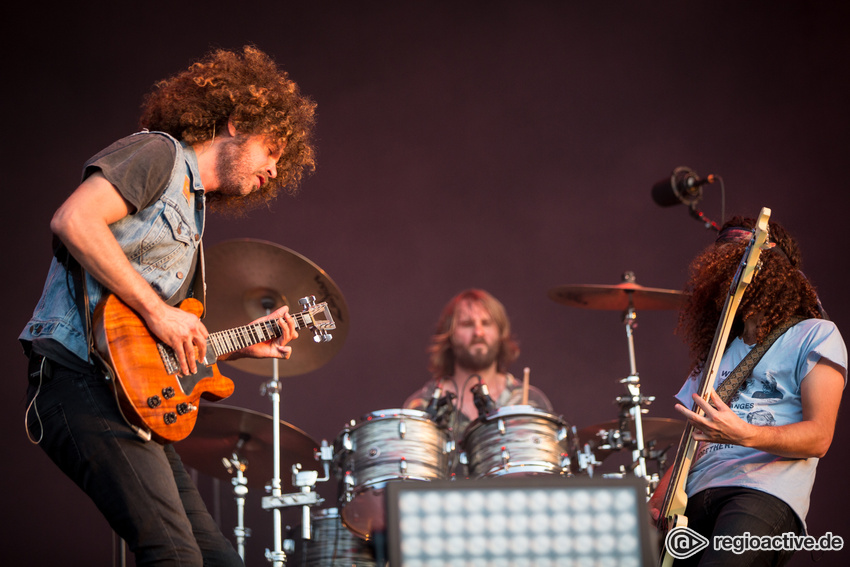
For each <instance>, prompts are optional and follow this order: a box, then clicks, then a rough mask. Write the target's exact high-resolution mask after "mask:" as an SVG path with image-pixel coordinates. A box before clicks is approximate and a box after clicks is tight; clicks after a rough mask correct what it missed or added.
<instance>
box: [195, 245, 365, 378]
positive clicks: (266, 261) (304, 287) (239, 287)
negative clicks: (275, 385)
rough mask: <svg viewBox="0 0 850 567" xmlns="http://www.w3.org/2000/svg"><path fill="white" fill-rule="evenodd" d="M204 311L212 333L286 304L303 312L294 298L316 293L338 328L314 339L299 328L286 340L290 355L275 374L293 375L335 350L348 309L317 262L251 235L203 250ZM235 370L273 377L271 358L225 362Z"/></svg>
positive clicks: (344, 330) (342, 336) (317, 364)
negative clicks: (323, 338)
mask: <svg viewBox="0 0 850 567" xmlns="http://www.w3.org/2000/svg"><path fill="white" fill-rule="evenodd" d="M204 270H205V274H206V282H207V299H206V305H207V312H206V316H205V318H204V324H205V325H206V326H207V329H209V331H210V332H215V331H221V330H224V329H230V328H233V327H238V326H241V325H246V324H248V323H250V322H251V321H253V320H255V319H258V318H260V317H264V316H265V315H266V314H267V313H268V312H269V311H274V310H275V309H277V308H278V307H281V306H283V305H288V306H289V310H290V312H293V313H296V312H300V311H301V306H300V305H299V303H298V300H299V299H301V298H302V297H309V296H315V297H316V303H323V302H324V303H327V304H328V307H329V310H330V313H331V316H332V317H333V319H334V323H335V324H336V329H335V330H333V331H332V332H331V335H332V337H333V338H332V340H330V341H329V342H318V343H317V342H314V341H313V338H312V336H310V335H311V332H310V331H309V330H307V329H301V330H299V338H298V339H296V340H294V341H292V342H290V343H289V344H290V346H292V356H291V358H290V359H289V360H281V361H280V362H279V364H278V372H279V376H281V377H284V376H297V375H300V374H305V373H307V372H310V371H312V370H315V369H317V368H319V367H320V366H322V365H324V364H325V363H326V362H328V361H329V360H330V359H331V358H333V357H334V355H336V353H337V352H339V349H340V348H342V345H343V343H344V342H345V337H346V335H347V334H348V325H349V317H348V307H347V305H346V303H345V299H344V298H343V296H342V293H341V292H340V291H339V288H338V287H337V285H336V284H335V283H334V281H333V280H332V279H331V278H330V276H328V274H327V273H325V271H324V270H322V269H321V268H320V267H318V266H317V265H316V264H314V263H313V262H311V261H310V260H308V259H307V258H305V257H304V256H302V255H301V254H298V253H297V252H294V251H293V250H290V249H289V248H285V247H283V246H280V245H278V244H274V243H271V242H266V241H263V240H255V239H238V240H229V241H225V242H222V243H219V244H216V245H215V246H212V247H210V248H209V250H207V251H206V252H205V253H204ZM223 362H224V363H225V364H229V365H231V366H233V367H234V368H238V369H240V370H244V371H246V372H250V373H252V374H258V375H261V376H271V375H272V374H273V373H274V365H273V364H274V363H273V362H272V360H270V359H252V358H241V359H238V360H234V361H223Z"/></svg>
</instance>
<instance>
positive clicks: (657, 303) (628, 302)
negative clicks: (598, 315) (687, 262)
mask: <svg viewBox="0 0 850 567" xmlns="http://www.w3.org/2000/svg"><path fill="white" fill-rule="evenodd" d="M549 298H550V299H551V300H552V301H555V302H556V303H560V304H562V305H567V306H569V307H582V308H585V309H601V310H611V311H625V310H626V309H628V308H629V307H633V308H635V309H638V310H645V309H649V310H656V309H679V308H680V307H681V306H682V304H683V303H684V301H685V298H686V296H685V294H684V293H683V292H681V291H676V290H671V289H658V288H652V287H644V286H642V285H638V284H636V283H632V282H624V283H621V284H617V285H594V284H581V285H561V286H557V287H553V288H552V289H550V290H549Z"/></svg>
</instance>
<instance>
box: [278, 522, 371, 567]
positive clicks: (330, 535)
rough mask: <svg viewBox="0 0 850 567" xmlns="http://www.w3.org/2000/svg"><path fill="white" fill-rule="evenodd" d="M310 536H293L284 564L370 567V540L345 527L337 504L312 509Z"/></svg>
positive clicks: (301, 566)
mask: <svg viewBox="0 0 850 567" xmlns="http://www.w3.org/2000/svg"><path fill="white" fill-rule="evenodd" d="M310 518H311V522H312V526H311V527H312V534H311V536H312V537H311V538H310V539H307V540H305V539H303V538H302V537H301V535H300V529H299V532H298V533H299V535H298V536H297V537H296V538H294V539H295V551H294V553H293V554H292V557H291V558H287V562H286V564H287V565H289V566H291V567H374V566H375V565H376V561H375V552H374V550H373V549H372V546H371V544H369V543H367V542H365V541H363V540H362V539H360V538H357V537H355V536H354V534H352V533H351V532H350V531H348V530H347V529H345V526H343V525H342V521H341V520H340V517H339V510H338V509H337V508H328V509H325V510H318V511H314V512H313V513H312V514H311V515H310Z"/></svg>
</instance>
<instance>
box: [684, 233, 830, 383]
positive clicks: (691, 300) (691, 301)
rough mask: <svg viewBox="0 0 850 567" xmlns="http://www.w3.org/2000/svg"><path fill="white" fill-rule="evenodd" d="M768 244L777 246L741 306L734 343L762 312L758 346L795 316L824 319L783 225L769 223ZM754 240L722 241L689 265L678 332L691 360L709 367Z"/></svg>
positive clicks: (762, 261) (765, 259) (733, 332)
mask: <svg viewBox="0 0 850 567" xmlns="http://www.w3.org/2000/svg"><path fill="white" fill-rule="evenodd" d="M755 226H756V220H755V219H752V218H742V217H734V218H732V219H730V220H729V221H728V222H727V223H725V224H724V225H723V227H722V229H721V233H722V232H723V229H726V228H730V227H741V228H745V229H754V228H755ZM768 234H769V242H770V243H772V244H774V245H775V246H774V247H773V248H771V249H768V250H764V251H762V253H761V255H760V257H759V260H760V268H759V270H758V271H757V272H756V274H755V277H754V278H753V280H752V282H751V283H750V284H749V285H748V286H747V288H746V290H745V292H744V296H743V299H742V300H741V303H740V305H739V307H738V310H737V312H736V315H735V319H734V322H733V325H732V330H731V332H730V335H729V340H730V341H731V340H732V339H733V338H735V337H738V336H740V335H741V333H743V330H744V323H743V322H744V321H746V320H747V319H749V318H750V317H752V316H754V315H756V314H762V317H761V320H760V322H759V323H758V326H757V331H756V343H759V342H761V341H763V340H764V339H765V338H766V337H767V335H768V334H769V333H770V331H772V330H773V329H774V328H775V327H776V326H777V325H780V324H782V323H784V322H785V321H787V320H788V319H790V318H791V317H802V318H822V313H821V310H820V305H819V302H818V297H817V293H816V291H815V288H814V287H813V286H812V284H811V282H809V280H808V279H807V278H806V276H805V275H803V272H801V271H800V267H801V262H802V256H801V254H800V249H799V246H798V245H797V242H796V240H794V238H793V237H792V236H791V235H790V234H789V233H788V231H786V230H785V229H784V228H783V227H782V226H781V225H779V224H778V223H775V222H770V223H769V224H768ZM748 243H749V239H735V240H731V241H726V242H724V241H723V240H720V239H719V240H718V242H716V243H715V244H713V245H711V246H709V247H708V248H706V249H705V250H704V251H703V252H702V253H701V254H700V255H698V256H697V257H696V258H695V259H694V260H693V261H692V262H691V265H690V267H689V272H688V273H689V277H688V282H687V283H686V285H685V292H686V293H687V294H688V298H687V300H686V303H685V306H684V308H683V309H682V311H681V313H680V314H679V327H678V332H680V333H682V334H683V338H684V340H685V342H686V343H687V344H688V347H689V349H690V352H691V357H692V362H693V364H694V366H695V367H697V368H699V367H701V366H702V364H704V363H705V359H706V357H707V356H708V352H709V350H710V348H711V343H712V342H713V340H714V335H715V331H716V327H717V325H718V323H719V321H720V315H721V312H722V310H723V305H724V303H725V301H726V297H727V295H728V292H729V289H730V287H731V285H732V280H733V278H734V277H735V274H736V272H737V270H738V266H739V264H740V263H741V260H742V258H743V256H744V253H745V251H746V248H747V244H748Z"/></svg>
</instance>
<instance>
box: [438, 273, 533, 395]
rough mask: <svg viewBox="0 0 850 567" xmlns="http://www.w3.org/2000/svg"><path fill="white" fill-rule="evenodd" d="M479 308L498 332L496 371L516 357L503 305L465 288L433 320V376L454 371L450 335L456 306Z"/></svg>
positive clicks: (494, 299)
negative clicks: (437, 317)
mask: <svg viewBox="0 0 850 567" xmlns="http://www.w3.org/2000/svg"><path fill="white" fill-rule="evenodd" d="M467 302H468V303H477V304H478V305H480V306H481V307H482V308H483V309H484V310H485V311H487V313H489V314H490V317H492V318H493V322H494V323H496V326H497V327H498V329H499V339H500V340H499V354H498V356H497V357H496V367H497V369H498V371H499V372H507V370H508V366H510V364H511V363H512V362H513V361H515V360H516V359H517V357H518V356H519V344H518V343H517V341H516V339H515V338H514V337H513V336H512V335H511V322H510V319H508V314H507V312H506V311H505V306H504V305H502V303H501V302H500V301H499V300H498V299H496V298H495V297H493V296H492V295H491V294H490V293H488V292H486V291H484V290H483V289H468V290H466V291H462V292H461V293H459V294H457V295H456V296H455V297H453V298H452V299H451V301H449V302H448V303H447V304H446V306H445V307H444V308H443V312H442V313H441V315H440V319H439V320H438V321H437V332H436V333H434V336H433V337H432V338H431V346H430V348H429V353H430V354H431V360H430V366H429V370H430V371H431V373H432V374H433V375H434V377H437V378H441V377H443V376H451V375H452V374H454V371H455V368H454V367H455V355H454V352H453V351H452V340H451V339H452V333H453V332H454V330H455V326H456V325H457V313H458V307H459V306H460V305H461V304H463V303H467Z"/></svg>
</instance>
